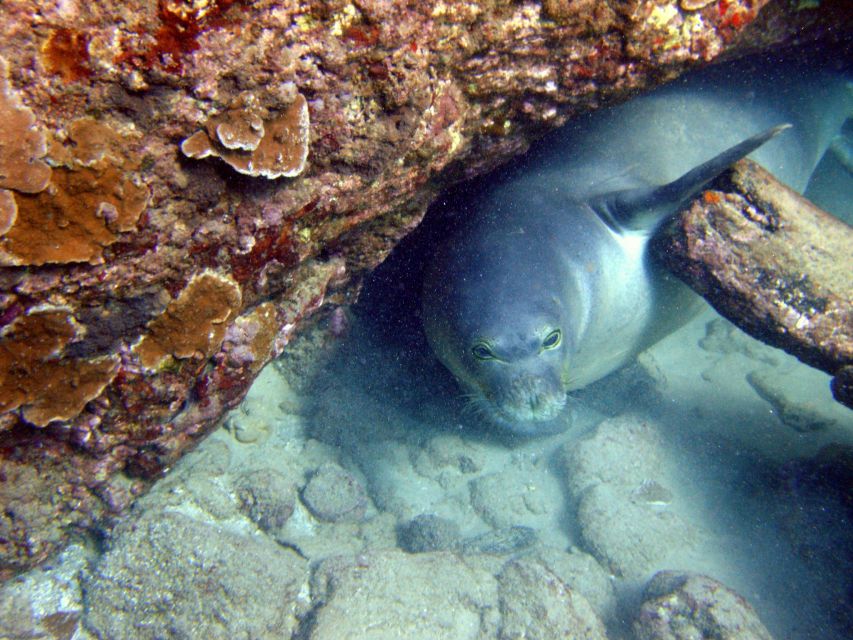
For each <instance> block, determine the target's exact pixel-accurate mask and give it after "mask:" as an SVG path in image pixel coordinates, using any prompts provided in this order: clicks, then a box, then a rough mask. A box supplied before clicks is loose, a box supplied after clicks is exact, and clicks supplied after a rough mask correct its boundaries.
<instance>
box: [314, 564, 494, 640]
mask: <svg viewBox="0 0 853 640" xmlns="http://www.w3.org/2000/svg"><path fill="white" fill-rule="evenodd" d="M311 593H313V594H315V597H316V599H317V602H318V603H319V605H320V606H319V607H318V608H317V609H316V613H315V618H314V625H313V626H312V627H311V629H310V633H309V635H308V636H307V640H341V639H342V638H347V639H348V640H368V639H369V640H399V639H400V638H406V640H435V639H436V638H441V639H442V640H468V639H474V638H494V637H496V634H497V627H498V613H497V608H498V607H497V604H498V596H497V581H496V580H495V578H494V576H493V575H492V574H491V573H489V572H488V571H486V570H484V569H482V568H477V567H473V566H469V565H467V564H466V563H465V561H464V560H461V559H460V558H459V557H458V556H456V555H454V554H452V553H447V552H442V551H439V552H434V553H418V554H407V553H404V552H402V551H396V550H395V551H382V552H374V553H369V554H362V555H357V556H349V557H347V556H339V557H335V558H330V559H328V560H325V561H323V562H322V563H321V564H320V565H319V567H318V568H317V570H316V571H315V573H314V578H313V579H312V584H311Z"/></svg>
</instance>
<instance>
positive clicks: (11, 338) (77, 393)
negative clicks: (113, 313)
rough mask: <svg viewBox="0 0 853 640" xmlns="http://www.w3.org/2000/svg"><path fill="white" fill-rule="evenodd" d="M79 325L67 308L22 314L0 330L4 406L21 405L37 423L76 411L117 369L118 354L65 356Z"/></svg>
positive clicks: (1, 402) (0, 399) (64, 417)
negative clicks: (93, 356) (86, 357)
mask: <svg viewBox="0 0 853 640" xmlns="http://www.w3.org/2000/svg"><path fill="white" fill-rule="evenodd" d="M79 333H80V329H79V326H78V325H77V324H76V322H75V321H74V318H73V317H72V316H71V314H70V313H69V312H68V310H66V309H43V310H38V311H35V312H31V313H29V314H27V315H24V316H20V317H18V318H17V319H16V320H15V321H14V322H12V323H10V324H8V325H7V326H6V327H4V328H3V331H2V333H0V412H2V411H11V410H13V409H17V408H19V407H21V408H22V414H23V417H24V419H25V420H26V421H27V422H29V423H31V424H35V425H37V426H46V425H47V424H48V423H49V422H51V421H53V420H69V419H71V418H73V417H75V416H77V415H78V414H79V413H80V412H81V411H82V410H83V407H84V406H85V405H86V403H87V402H89V400H91V399H92V398H94V397H96V396H98V395H100V393H101V391H103V390H104V387H106V386H107V385H108V384H109V383H110V382H111V381H112V379H113V377H114V376H115V374H116V371H117V370H118V363H119V360H118V357H117V356H105V357H100V358H93V359H88V360H87V359H82V358H67V357H63V350H64V348H65V346H66V345H67V344H69V343H70V342H72V341H73V340H74V339H75V338H77V337H78V336H79Z"/></svg>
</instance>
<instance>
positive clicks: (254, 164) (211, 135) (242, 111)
mask: <svg viewBox="0 0 853 640" xmlns="http://www.w3.org/2000/svg"><path fill="white" fill-rule="evenodd" d="M262 116H263V110H262V109H261V108H260V107H259V106H258V104H257V101H256V100H255V98H254V96H251V95H248V96H244V97H243V98H241V99H240V100H239V101H238V102H237V103H236V104H235V105H234V106H232V107H231V108H230V109H228V110H226V111H225V112H223V113H221V114H220V115H218V116H215V117H213V118H211V119H210V120H209V121H208V122H207V125H206V127H205V128H206V131H197V132H196V133H194V134H193V135H191V136H190V137H189V138H187V139H186V140H184V141H183V143H182V144H181V151H182V152H183V153H184V155H185V156H187V157H188V158H195V159H201V158H207V157H208V156H213V157H216V158H221V159H222V160H223V161H224V162H226V163H228V164H229V165H230V166H231V167H232V168H233V169H234V170H235V171H238V172H240V173H243V174H246V175H249V176H263V177H264V178H269V179H271V180H272V179H275V178H280V177H293V176H297V175H299V174H300V173H302V171H303V170H304V169H305V163H306V161H307V159H308V143H309V128H310V121H309V116H308V102H307V101H306V100H305V96H303V95H302V94H297V96H296V100H294V102H293V104H291V105H290V106H289V107H288V108H287V109H286V110H285V111H284V113H282V114H281V115H279V116H277V117H273V118H268V119H264V118H263V117H262Z"/></svg>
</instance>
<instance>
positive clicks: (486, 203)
mask: <svg viewBox="0 0 853 640" xmlns="http://www.w3.org/2000/svg"><path fill="white" fill-rule="evenodd" d="M850 115H853V100H851V91H850V87H849V85H848V84H847V82H846V81H845V80H844V79H843V78H842V77H841V76H840V75H834V74H827V73H821V72H815V71H814V70H808V69H804V68H802V67H799V66H797V65H796V64H779V63H771V62H768V61H767V60H766V59H765V60H760V61H756V62H746V63H744V62H741V63H736V64H732V65H728V66H720V67H716V68H709V69H707V70H704V71H702V72H699V73H695V74H693V75H691V76H688V77H686V78H684V79H680V80H678V81H676V82H674V83H672V84H670V85H667V86H665V87H663V88H661V89H659V90H657V91H655V92H652V93H650V94H647V95H645V96H642V97H639V98H636V99H634V100H631V101H629V102H627V103H624V104H622V105H620V106H618V107H615V108H610V109H604V110H599V111H597V112H595V113H593V114H591V115H588V116H584V117H581V118H579V119H576V120H574V121H571V122H570V123H569V124H567V125H566V126H565V127H563V129H561V130H560V131H559V132H557V133H556V135H555V136H553V137H552V138H551V139H549V140H548V141H547V142H546V143H545V144H544V145H542V146H541V147H540V148H539V149H537V150H536V151H534V152H533V153H531V154H529V156H530V157H529V158H528V157H525V158H523V159H521V160H520V162H521V163H523V164H522V165H521V166H520V168H516V169H514V170H511V171H509V172H507V173H505V174H504V175H503V177H501V178H499V179H498V181H497V184H494V185H492V186H491V187H489V188H487V189H486V190H485V191H484V192H479V193H476V194H474V195H473V196H472V197H471V198H470V201H469V202H468V203H467V205H465V206H464V207H463V209H464V211H459V212H456V215H458V216H464V217H465V220H464V222H463V223H462V224H461V226H460V228H459V229H458V230H457V232H456V233H454V235H453V236H452V237H451V238H449V239H448V240H447V242H446V243H445V244H443V246H442V247H441V248H440V249H439V250H438V251H437V252H436V253H435V255H434V256H433V258H432V260H431V263H430V264H429V265H428V267H427V269H426V273H425V278H424V285H423V294H422V319H423V324H424V329H425V332H426V335H427V340H428V342H429V344H430V346H431V348H432V350H433V351H434V352H435V355H436V356H437V357H438V359H439V360H440V361H441V362H442V363H443V364H444V365H445V366H446V367H447V368H448V369H449V370H450V371H451V373H453V375H454V376H455V377H456V379H457V381H458V382H459V384H460V386H461V387H462V389H463V392H464V393H465V394H466V396H467V398H468V400H469V403H470V406H471V407H473V408H474V409H475V410H476V411H478V412H479V413H481V414H483V415H484V416H485V417H486V418H487V419H488V420H490V421H491V422H492V423H494V424H497V425H499V426H501V427H503V428H506V429H508V430H510V431H511V432H513V433H516V434H522V435H532V436H535V435H542V434H548V433H554V432H557V431H560V430H562V429H564V428H565V427H566V426H567V424H568V420H567V418H566V415H565V411H564V409H565V407H566V404H567V392H569V391H571V390H574V389H579V388H582V387H584V386H586V385H588V384H590V383H591V382H594V381H596V380H598V379H600V378H602V377H604V376H605V375H607V374H608V373H610V372H612V371H614V370H616V369H618V368H619V367H622V366H623V365H625V364H627V363H628V362H630V361H631V360H632V359H633V358H634V357H635V356H636V355H637V354H638V353H639V352H640V351H642V350H644V349H645V348H647V347H649V346H651V345H652V344H654V343H655V342H656V341H658V340H660V339H661V338H663V337H665V336H666V335H668V334H669V333H670V332H672V331H673V330H675V329H676V328H678V327H679V326H681V325H682V324H684V323H685V322H686V321H687V320H689V319H690V318H691V317H692V316H693V315H694V314H695V313H696V312H697V311H698V310H699V309H701V302H700V299H699V297H698V296H696V295H695V294H693V293H692V292H691V291H689V290H688V289H687V287H685V286H684V285H682V284H681V283H680V282H678V281H676V279H675V278H674V277H673V276H670V275H668V274H667V273H665V272H664V271H663V270H662V269H661V268H659V267H658V266H657V265H656V264H654V263H653V261H652V260H651V259H650V256H649V253H648V251H647V246H648V243H649V239H650V237H651V236H652V234H653V232H654V231H655V229H656V228H657V227H659V225H660V224H661V222H662V221H663V220H664V219H666V218H667V217H668V216H671V215H673V214H674V213H675V212H676V211H678V210H679V208H680V207H682V206H683V205H684V204H685V203H686V201H687V200H688V199H689V198H691V197H693V196H694V195H695V194H696V193H697V192H698V191H700V190H701V188H702V186H703V185H705V184H706V183H707V182H708V181H709V180H711V179H713V178H714V177H716V176H717V175H718V174H720V173H721V172H722V171H724V170H725V169H726V168H727V167H728V166H730V165H731V164H732V163H733V162H735V161H736V160H738V159H740V158H741V157H743V156H745V155H747V154H750V155H751V157H752V158H753V159H755V160H757V161H758V162H760V163H761V164H762V165H763V166H765V167H766V168H767V169H769V170H770V171H772V172H773V173H774V174H775V175H776V176H777V177H779V178H780V179H782V180H783V181H785V182H786V183H787V184H789V185H791V186H792V187H793V188H795V189H797V190H799V191H801V192H802V191H803V190H804V189H805V187H806V185H807V183H808V180H809V176H810V175H811V173H812V171H813V170H814V168H815V166H816V165H817V163H818V161H819V160H820V159H821V156H822V155H823V154H824V152H825V151H826V149H827V148H828V147H829V145H830V144H831V143H832V140H833V137H834V136H835V135H836V134H837V133H838V132H839V131H840V130H841V127H842V125H843V123H844V121H845V119H846V118H847V117H849V116H850ZM781 123H790V125H792V126H790V127H788V125H785V126H778V125H780V124H781ZM783 129H787V130H783ZM758 132H763V133H761V134H758ZM777 134H778V135H777ZM765 142H766V144H765Z"/></svg>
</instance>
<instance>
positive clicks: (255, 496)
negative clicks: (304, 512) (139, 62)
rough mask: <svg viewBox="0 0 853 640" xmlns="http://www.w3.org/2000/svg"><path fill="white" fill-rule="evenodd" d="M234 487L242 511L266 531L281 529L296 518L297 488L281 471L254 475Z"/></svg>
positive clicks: (239, 478)
mask: <svg viewBox="0 0 853 640" xmlns="http://www.w3.org/2000/svg"><path fill="white" fill-rule="evenodd" d="M234 485H235V493H236V495H237V503H238V505H239V509H240V511H241V512H242V513H243V514H244V515H245V516H246V517H247V518H249V519H250V520H251V521H252V522H254V523H255V524H256V525H258V527H259V528H260V529H261V530H263V531H266V532H268V533H270V532H275V531H277V530H279V529H281V527H283V526H284V525H285V524H286V523H287V521H288V519H289V518H290V516H291V515H292V514H293V506H294V504H295V502H296V486H295V485H294V483H293V482H291V481H290V480H288V479H287V478H285V477H284V476H283V475H282V474H280V473H278V472H277V471H272V470H263V471H253V472H251V473H247V474H244V475H242V476H240V477H238V478H237V479H236V481H235V483H234Z"/></svg>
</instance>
